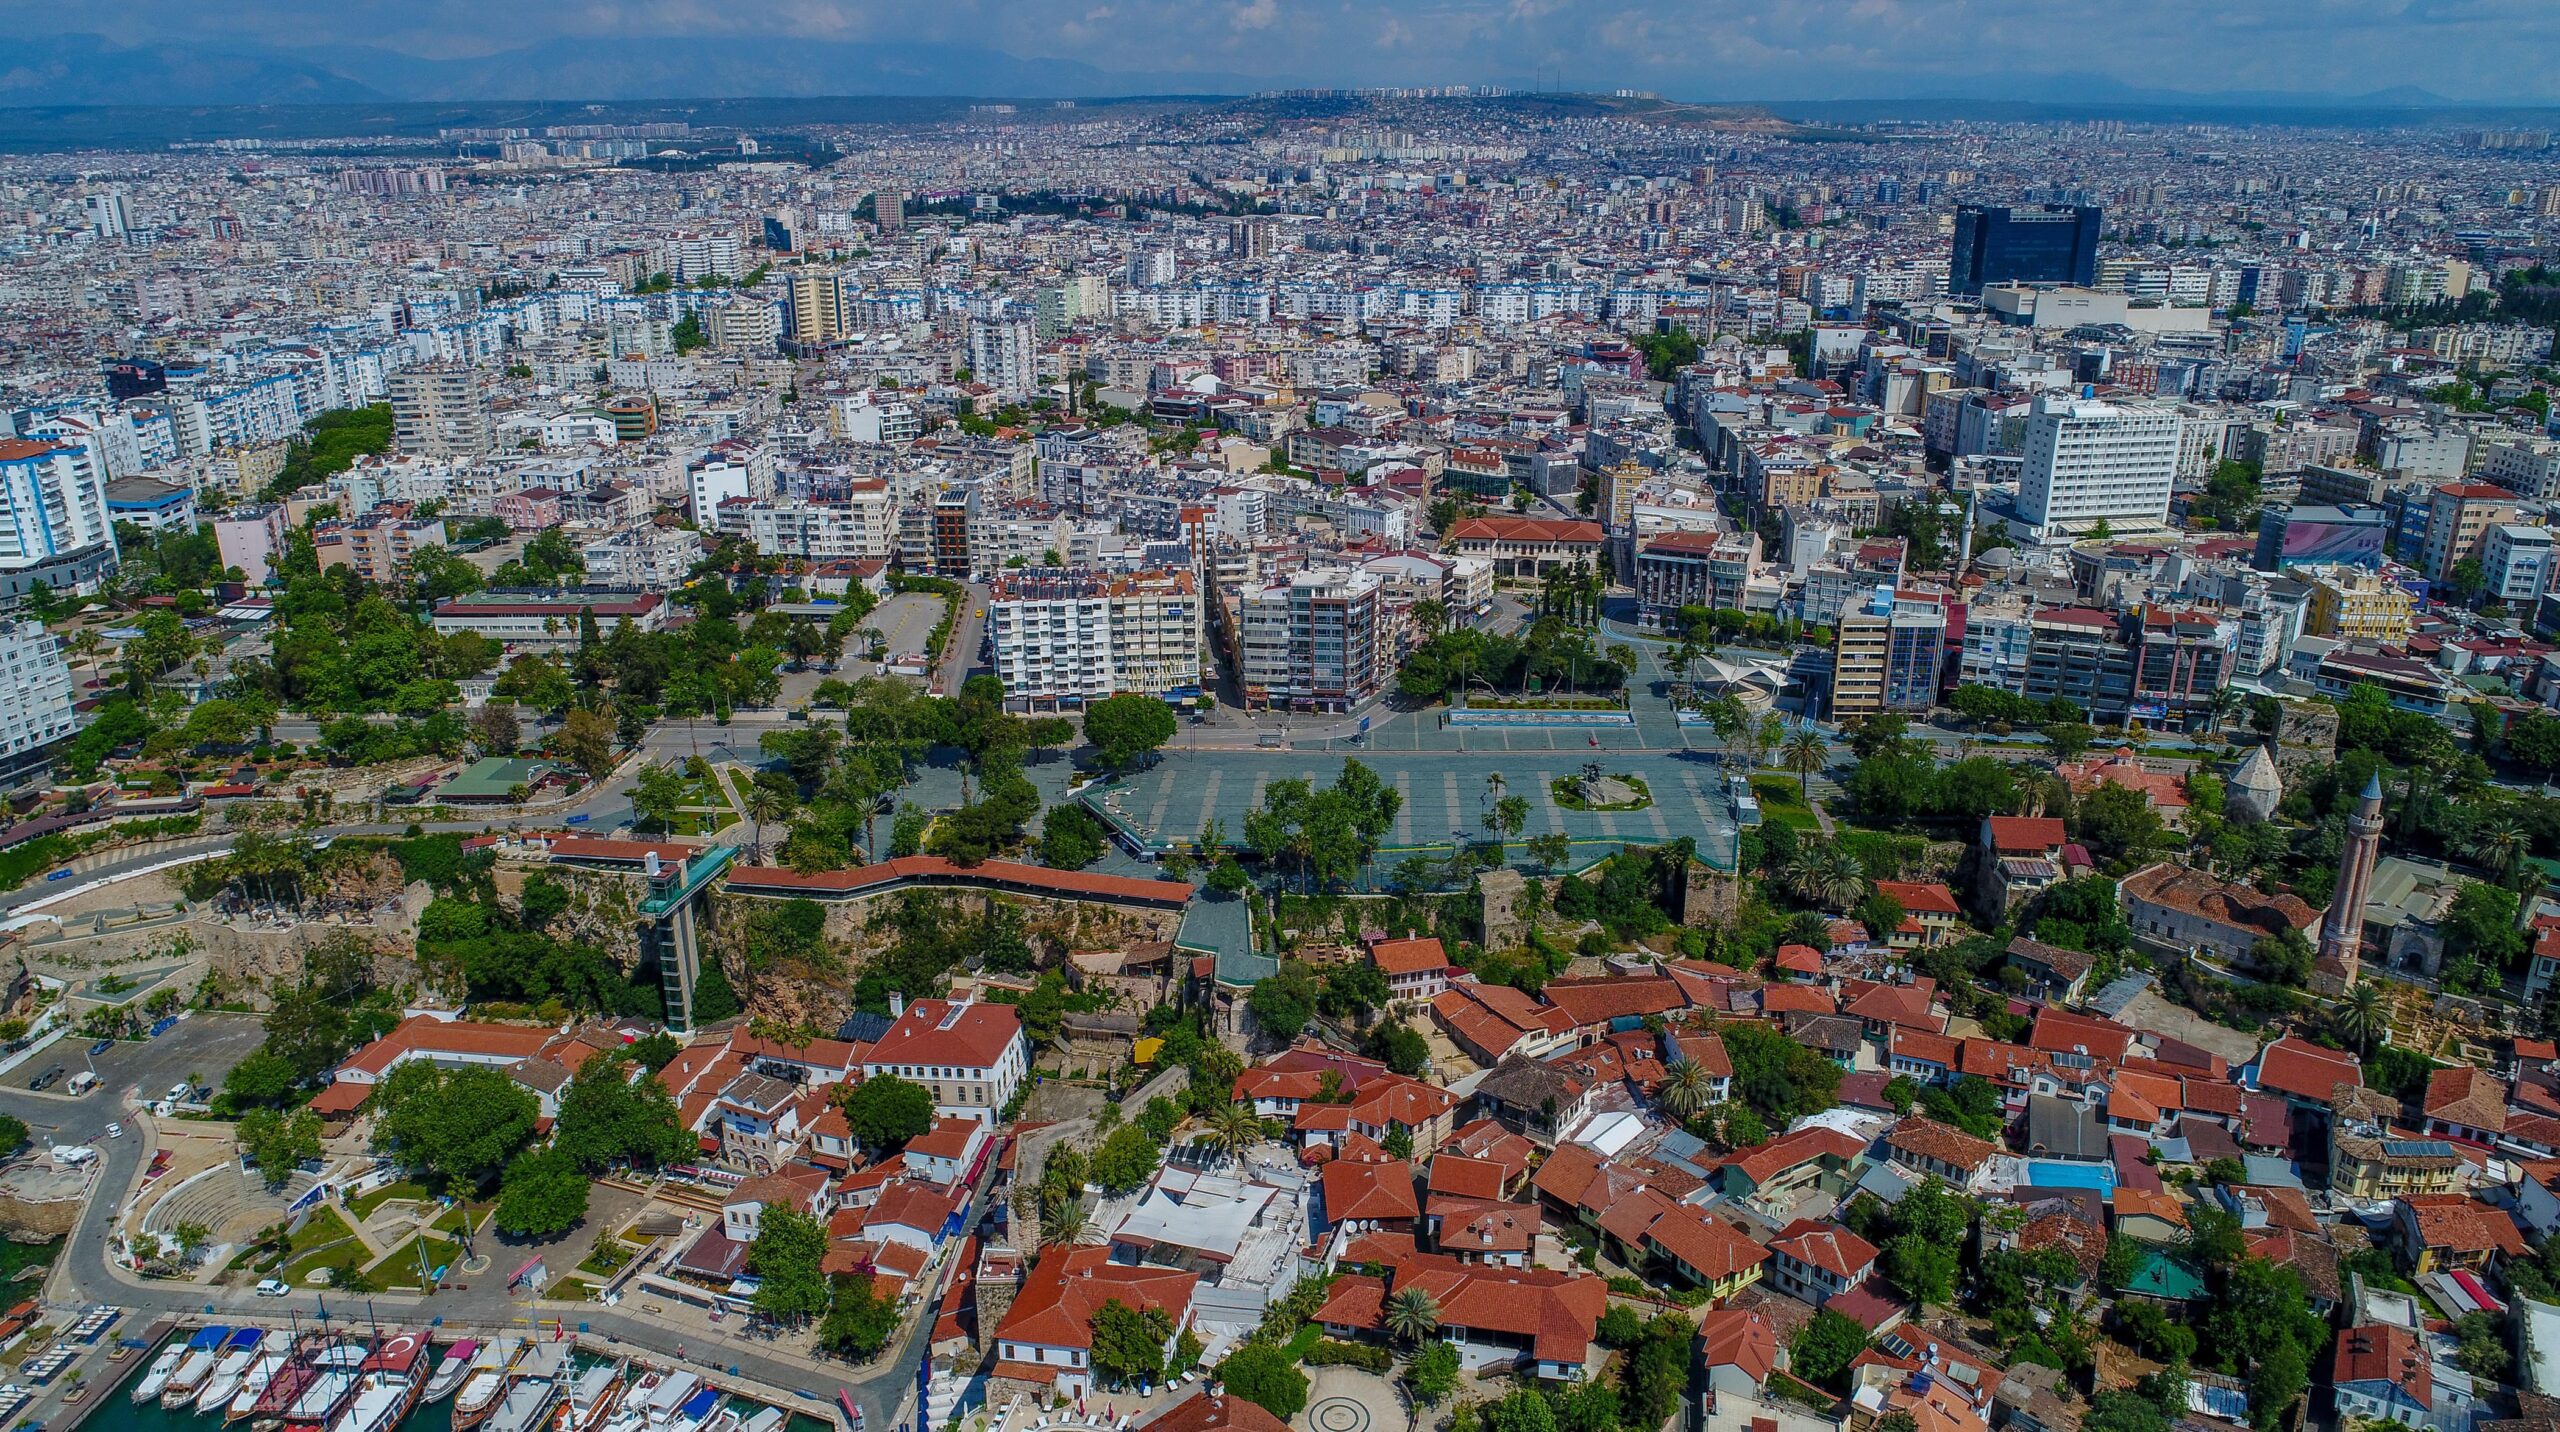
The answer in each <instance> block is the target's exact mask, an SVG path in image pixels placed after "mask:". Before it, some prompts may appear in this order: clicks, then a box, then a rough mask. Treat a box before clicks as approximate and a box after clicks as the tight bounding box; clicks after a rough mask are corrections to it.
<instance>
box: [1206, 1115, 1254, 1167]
mask: <svg viewBox="0 0 2560 1432" xmlns="http://www.w3.org/2000/svg"><path fill="white" fill-rule="evenodd" d="M1261 1140H1262V1120H1260V1119H1258V1118H1256V1117H1254V1112H1253V1110H1251V1109H1248V1108H1246V1107H1245V1106H1244V1105H1242V1104H1239V1103H1228V1104H1225V1105H1223V1106H1221V1107H1220V1108H1219V1109H1218V1111H1217V1112H1215V1113H1213V1114H1211V1115H1210V1116H1209V1144H1210V1146H1211V1147H1212V1148H1215V1149H1216V1150H1217V1151H1218V1152H1220V1153H1222V1154H1225V1155H1226V1156H1227V1157H1229V1158H1234V1157H1236V1156H1237V1155H1239V1154H1241V1153H1243V1152H1244V1151H1245V1150H1246V1149H1249V1148H1252V1147H1253V1146H1254V1145H1255V1144H1256V1143H1259V1142H1261Z"/></svg>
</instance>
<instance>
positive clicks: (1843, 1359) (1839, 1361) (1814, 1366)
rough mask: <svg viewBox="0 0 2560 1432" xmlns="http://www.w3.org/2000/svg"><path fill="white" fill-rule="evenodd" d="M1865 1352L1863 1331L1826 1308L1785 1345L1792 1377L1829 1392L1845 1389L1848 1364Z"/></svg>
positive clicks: (1854, 1323) (1865, 1342) (1865, 1332)
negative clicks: (1792, 1340) (1793, 1339)
mask: <svg viewBox="0 0 2560 1432" xmlns="http://www.w3.org/2000/svg"><path fill="white" fill-rule="evenodd" d="M1866 1350H1867V1331H1866V1329H1864V1328H1862V1327H1859V1326H1858V1324H1857V1323H1856V1321H1855V1320H1853V1319H1851V1318H1849V1317H1846V1316H1844V1315H1842V1314H1840V1313H1835V1312H1833V1311H1832V1310H1830V1309H1829V1308H1824V1309H1823V1310H1821V1311H1820V1312H1817V1313H1815V1314H1814V1315H1813V1320H1812V1321H1811V1322H1808V1323H1806V1324H1805V1325H1804V1329H1803V1330H1802V1331H1801V1332H1798V1333H1797V1334H1796V1336H1795V1341H1794V1342H1791V1343H1789V1344H1788V1345H1787V1353H1788V1356H1789V1358H1790V1360H1791V1367H1792V1369H1793V1371H1794V1372H1795V1375H1796V1376H1798V1377H1801V1378H1803V1379H1804V1380H1805V1381H1807V1382H1810V1383H1812V1384H1813V1385H1814V1386H1816V1387H1820V1388H1825V1389H1828V1390H1829V1391H1832V1392H1845V1391H1846V1390H1847V1383H1846V1379H1847V1377H1848V1375H1849V1364H1850V1363H1852V1362H1855V1361H1856V1360H1857V1357H1858V1354H1860V1353H1862V1352H1865V1351H1866Z"/></svg>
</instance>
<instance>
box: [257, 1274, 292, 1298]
mask: <svg viewBox="0 0 2560 1432" xmlns="http://www.w3.org/2000/svg"><path fill="white" fill-rule="evenodd" d="M292 1291H293V1289H291V1288H289V1287H286V1286H285V1282H284V1280H283V1279H282V1278H261V1279H259V1280H258V1296H259V1297H261V1298H281V1297H283V1296H284V1295H285V1294H287V1293H290V1292H292Z"/></svg>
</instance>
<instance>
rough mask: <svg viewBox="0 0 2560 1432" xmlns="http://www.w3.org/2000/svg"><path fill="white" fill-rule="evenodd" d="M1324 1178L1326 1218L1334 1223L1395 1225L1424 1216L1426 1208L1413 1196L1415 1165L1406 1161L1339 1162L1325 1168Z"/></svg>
mask: <svg viewBox="0 0 2560 1432" xmlns="http://www.w3.org/2000/svg"><path fill="white" fill-rule="evenodd" d="M1321 1177H1322V1179H1323V1183H1324V1215H1325V1217H1326V1219H1327V1220H1329V1221H1331V1222H1334V1223H1348V1222H1350V1221H1352V1220H1354V1219H1360V1220H1364V1221H1368V1222H1373V1223H1391V1222H1396V1221H1399V1220H1412V1219H1416V1218H1420V1217H1421V1216H1422V1205H1421V1203H1420V1202H1419V1201H1418V1200H1416V1199H1415V1198H1414V1196H1413V1165H1412V1164H1409V1163H1407V1162H1405V1161H1404V1160H1403V1159H1390V1160H1388V1161H1387V1162H1385V1163H1352V1162H1349V1161H1346V1160H1343V1159H1336V1160H1334V1161H1333V1162H1332V1163H1329V1164H1326V1165H1325V1166H1324V1173H1323V1174H1322V1176H1321Z"/></svg>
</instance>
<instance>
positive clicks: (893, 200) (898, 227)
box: [871, 189, 907, 234]
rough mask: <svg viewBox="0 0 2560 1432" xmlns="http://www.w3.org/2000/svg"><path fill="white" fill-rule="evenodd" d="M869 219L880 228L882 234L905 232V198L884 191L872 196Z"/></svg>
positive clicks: (904, 196) (901, 195)
mask: <svg viewBox="0 0 2560 1432" xmlns="http://www.w3.org/2000/svg"><path fill="white" fill-rule="evenodd" d="M871 219H872V222H874V223H876V224H878V225H879V226H880V232H882V233H884V234H898V233H904V232H906V228H907V196H906V195H904V194H893V193H891V192H889V191H888V190H886V189H883V190H881V191H880V192H879V193H877V194H874V195H872V196H871Z"/></svg>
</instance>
